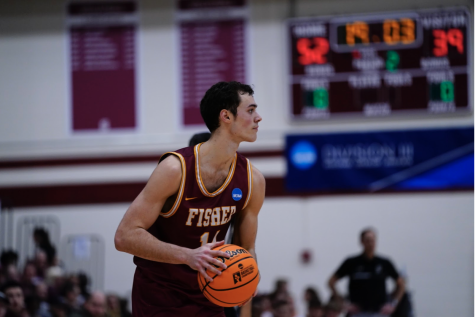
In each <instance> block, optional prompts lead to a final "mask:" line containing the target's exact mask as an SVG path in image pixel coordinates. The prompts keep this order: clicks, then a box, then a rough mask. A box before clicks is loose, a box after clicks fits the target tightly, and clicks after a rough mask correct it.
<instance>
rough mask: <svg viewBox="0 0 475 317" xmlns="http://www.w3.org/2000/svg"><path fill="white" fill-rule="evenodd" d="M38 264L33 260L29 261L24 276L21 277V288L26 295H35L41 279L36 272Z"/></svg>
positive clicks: (24, 269)
mask: <svg viewBox="0 0 475 317" xmlns="http://www.w3.org/2000/svg"><path fill="white" fill-rule="evenodd" d="M36 272H37V270H36V266H35V264H34V263H33V262H32V261H28V262H26V264H25V267H24V268H23V276H22V278H21V288H22V289H23V294H24V295H25V297H29V296H33V294H34V293H35V289H36V284H38V282H39V281H40V280H41V279H40V278H39V277H38V276H37V274H36Z"/></svg>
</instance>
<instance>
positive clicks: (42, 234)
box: [33, 228, 56, 266]
mask: <svg viewBox="0 0 475 317" xmlns="http://www.w3.org/2000/svg"><path fill="white" fill-rule="evenodd" d="M33 240H34V241H35V245H36V247H37V248H38V249H39V250H42V251H43V252H44V253H45V254H46V260H47V263H48V266H53V265H55V264H56V248H55V247H54V246H53V244H52V243H51V241H50V239H49V234H48V232H47V231H46V230H45V229H43V228H35V230H34V231H33Z"/></svg>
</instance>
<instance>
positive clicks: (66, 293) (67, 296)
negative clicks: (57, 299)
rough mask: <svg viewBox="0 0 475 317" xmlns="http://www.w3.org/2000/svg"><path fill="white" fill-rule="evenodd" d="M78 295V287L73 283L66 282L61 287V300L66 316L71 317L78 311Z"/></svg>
mask: <svg viewBox="0 0 475 317" xmlns="http://www.w3.org/2000/svg"><path fill="white" fill-rule="evenodd" d="M79 294H80V290H79V286H77V285H76V284H74V282H73V281H71V280H68V281H67V282H66V284H65V285H64V287H63V291H62V294H61V295H62V299H63V303H64V304H65V305H66V307H67V313H68V315H71V314H73V313H75V312H78V311H79V310H80V306H79V303H78V296H79Z"/></svg>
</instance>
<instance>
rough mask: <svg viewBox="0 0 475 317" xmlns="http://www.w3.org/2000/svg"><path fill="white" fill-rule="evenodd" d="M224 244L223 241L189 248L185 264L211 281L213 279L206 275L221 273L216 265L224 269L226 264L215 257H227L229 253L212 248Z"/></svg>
mask: <svg viewBox="0 0 475 317" xmlns="http://www.w3.org/2000/svg"><path fill="white" fill-rule="evenodd" d="M223 244H224V240H223V241H219V242H213V243H207V244H205V245H203V246H201V247H199V248H197V249H193V250H191V252H190V253H189V254H188V260H187V264H188V266H190V267H191V268H192V269H193V270H196V271H198V272H200V273H201V274H202V275H203V277H204V278H205V279H206V280H207V281H209V282H212V281H213V279H212V278H211V277H210V276H209V275H208V274H210V275H214V274H218V275H221V271H220V270H218V268H217V267H221V268H222V269H225V268H226V267H227V266H226V264H224V263H223V262H221V261H219V260H216V259H215V257H224V258H229V255H228V254H227V253H226V252H223V251H217V250H213V249H214V248H216V247H219V246H221V245H223Z"/></svg>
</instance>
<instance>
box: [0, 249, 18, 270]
mask: <svg viewBox="0 0 475 317" xmlns="http://www.w3.org/2000/svg"><path fill="white" fill-rule="evenodd" d="M0 263H1V265H2V267H6V266H8V265H10V264H13V265H15V266H16V265H17V263H18V253H16V252H15V251H13V250H5V251H3V252H2V255H1V256H0Z"/></svg>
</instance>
